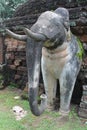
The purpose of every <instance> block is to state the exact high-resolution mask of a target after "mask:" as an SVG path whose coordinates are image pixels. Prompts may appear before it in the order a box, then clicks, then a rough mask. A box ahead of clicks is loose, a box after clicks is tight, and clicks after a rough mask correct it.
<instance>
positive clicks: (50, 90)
mask: <svg viewBox="0 0 87 130" xmlns="http://www.w3.org/2000/svg"><path fill="white" fill-rule="evenodd" d="M42 75H43V82H44V87H45V93H46V95H47V101H48V107H51V106H52V105H53V99H54V98H55V97H56V88H57V80H56V79H55V78H54V77H53V76H52V74H51V73H50V72H49V71H48V70H47V69H46V68H44V67H42Z"/></svg>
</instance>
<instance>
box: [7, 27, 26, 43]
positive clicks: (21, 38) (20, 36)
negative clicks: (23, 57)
mask: <svg viewBox="0 0 87 130" xmlns="http://www.w3.org/2000/svg"><path fill="white" fill-rule="evenodd" d="M5 30H6V33H7V34H8V35H10V36H11V37H13V38H15V39H17V40H20V41H26V40H27V35H19V34H15V33H13V32H12V31H10V30H9V29H5Z"/></svg>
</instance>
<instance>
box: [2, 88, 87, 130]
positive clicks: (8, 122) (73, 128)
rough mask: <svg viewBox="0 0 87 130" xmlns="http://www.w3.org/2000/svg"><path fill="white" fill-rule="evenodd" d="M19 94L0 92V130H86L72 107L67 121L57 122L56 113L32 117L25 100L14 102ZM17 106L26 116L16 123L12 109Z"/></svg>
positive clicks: (8, 90)
mask: <svg viewBox="0 0 87 130" xmlns="http://www.w3.org/2000/svg"><path fill="white" fill-rule="evenodd" d="M18 94H19V92H18V91H17V90H15V89H5V90H3V91H0V130H87V125H85V124H84V123H82V122H81V120H80V119H79V117H78V116H77V113H76V112H75V109H74V107H73V108H72V110H71V112H70V114H69V119H68V120H61V121H60V120H59V118H60V115H59V114H58V112H53V111H51V112H48V111H45V112H44V113H43V114H42V115H41V116H39V117H36V116H34V115H33V114H32V113H31V111H30V109H29V103H28V101H26V100H21V99H19V100H15V99H14V96H18ZM15 105H19V106H21V107H23V108H24V110H27V116H26V117H24V118H22V120H20V121H16V119H15V116H14V114H13V112H12V108H13V106H15Z"/></svg>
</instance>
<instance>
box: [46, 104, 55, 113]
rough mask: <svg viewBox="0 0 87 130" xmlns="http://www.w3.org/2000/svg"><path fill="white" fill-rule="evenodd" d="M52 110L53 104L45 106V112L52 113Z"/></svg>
mask: <svg viewBox="0 0 87 130" xmlns="http://www.w3.org/2000/svg"><path fill="white" fill-rule="evenodd" d="M53 110H54V107H53V104H51V103H49V104H47V111H53Z"/></svg>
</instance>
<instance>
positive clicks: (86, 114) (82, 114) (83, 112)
mask: <svg viewBox="0 0 87 130" xmlns="http://www.w3.org/2000/svg"><path fill="white" fill-rule="evenodd" d="M78 115H79V116H80V117H83V118H86V119H87V109H83V108H79V112H78Z"/></svg>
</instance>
